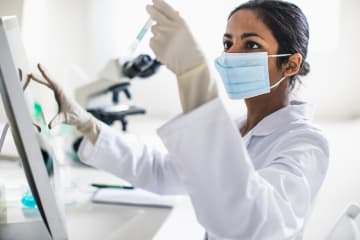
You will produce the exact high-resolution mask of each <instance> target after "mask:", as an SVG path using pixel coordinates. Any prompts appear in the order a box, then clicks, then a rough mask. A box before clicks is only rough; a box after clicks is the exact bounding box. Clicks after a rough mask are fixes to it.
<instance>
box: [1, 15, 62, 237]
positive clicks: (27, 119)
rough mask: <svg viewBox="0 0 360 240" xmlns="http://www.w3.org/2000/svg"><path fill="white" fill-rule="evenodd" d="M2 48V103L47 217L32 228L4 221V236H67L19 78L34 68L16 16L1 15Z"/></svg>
mask: <svg viewBox="0 0 360 240" xmlns="http://www.w3.org/2000/svg"><path fill="white" fill-rule="evenodd" d="M0 49H1V55H0V70H1V73H2V74H1V76H0V92H1V97H2V102H3V105H4V108H5V110H6V115H7V118H8V120H9V123H10V127H11V130H12V134H13V137H14V141H15V144H16V147H17V149H18V153H19V155H20V159H21V162H22V166H23V169H24V172H25V175H26V177H27V180H28V184H29V186H30V189H31V192H32V194H33V196H34V198H35V201H36V203H37V206H38V209H39V212H40V214H41V217H42V220H43V221H37V222H32V223H29V224H30V225H31V226H30V225H29V228H27V227H26V224H25V225H24V223H19V224H17V223H14V224H6V225H1V224H0V228H1V229H0V239H9V238H11V239H13V236H14V235H8V234H12V232H13V231H16V238H17V239H45V238H46V239H48V238H51V237H52V239H56V240H59V239H67V230H66V226H65V224H64V219H63V212H62V210H61V206H60V205H58V202H57V199H56V197H55V192H54V190H53V188H52V186H51V183H50V181H49V176H48V173H47V171H46V167H45V165H44V162H43V161H39V159H42V155H41V148H40V144H39V142H38V139H37V135H36V130H35V128H34V127H33V125H32V118H31V115H30V114H29V109H28V108H27V106H28V105H27V103H26V100H25V97H24V93H23V90H22V86H21V84H20V81H19V77H18V69H19V68H20V69H22V70H23V72H26V73H27V72H30V71H28V69H29V67H28V65H27V61H26V55H25V50H24V47H23V45H22V42H21V36H20V32H19V29H18V26H17V20H16V17H1V18H0ZM42 234H44V235H42ZM39 235H40V236H39ZM9 236H11V237H9Z"/></svg>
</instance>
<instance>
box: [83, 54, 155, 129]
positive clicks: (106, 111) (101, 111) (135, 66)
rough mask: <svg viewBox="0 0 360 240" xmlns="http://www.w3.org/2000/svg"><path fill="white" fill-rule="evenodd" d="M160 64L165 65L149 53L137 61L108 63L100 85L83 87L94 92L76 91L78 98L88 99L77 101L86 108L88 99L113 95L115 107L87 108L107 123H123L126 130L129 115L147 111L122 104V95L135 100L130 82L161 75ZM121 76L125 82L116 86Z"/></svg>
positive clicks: (113, 105)
mask: <svg viewBox="0 0 360 240" xmlns="http://www.w3.org/2000/svg"><path fill="white" fill-rule="evenodd" d="M160 65H161V63H160V62H159V61H158V60H156V59H152V58H151V57H150V56H149V55H147V54H140V55H139V56H137V57H136V58H134V59H133V60H130V61H126V62H124V64H121V63H119V61H118V60H113V61H111V62H110V63H108V64H107V66H105V70H103V72H107V74H105V75H103V76H101V77H100V78H99V81H98V82H97V83H96V82H95V83H90V84H89V85H86V86H85V88H83V89H87V90H88V89H91V90H92V92H91V91H90V92H89V91H87V92H84V91H81V90H80V91H77V92H76V95H78V96H86V99H77V100H78V101H79V102H80V104H81V103H83V104H82V105H85V104H84V100H85V102H88V100H89V99H94V98H97V97H100V96H102V95H105V94H109V93H111V102H112V103H111V105H107V106H97V107H86V106H84V107H86V110H87V111H88V112H90V113H91V114H93V115H94V116H95V117H96V118H97V119H99V120H101V121H103V122H104V123H106V124H109V125H111V124H113V123H114V122H115V121H120V123H121V125H122V130H123V131H126V130H127V126H128V121H127V116H130V115H138V114H145V113H146V110H145V109H144V108H142V107H138V106H133V105H126V104H121V103H120V95H121V93H124V95H125V96H126V98H127V99H131V93H130V90H129V88H130V81H129V80H131V79H133V78H135V77H139V78H148V77H150V76H152V75H154V74H155V73H156V72H157V70H158V69H159V67H160ZM109 73H110V74H109ZM119 76H120V78H121V82H119V83H116V82H115V81H114V79H119ZM124 80H126V81H124ZM119 81H120V80H119ZM94 90H95V91H94Z"/></svg>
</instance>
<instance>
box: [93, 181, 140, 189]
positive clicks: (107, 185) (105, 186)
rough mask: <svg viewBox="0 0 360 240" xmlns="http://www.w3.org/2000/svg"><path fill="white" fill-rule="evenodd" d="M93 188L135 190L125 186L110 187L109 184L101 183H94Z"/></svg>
mask: <svg viewBox="0 0 360 240" xmlns="http://www.w3.org/2000/svg"><path fill="white" fill-rule="evenodd" d="M91 186H93V187H96V188H118V189H128V190H131V189H134V187H133V186H123V185H109V184H100V183H92V184H91Z"/></svg>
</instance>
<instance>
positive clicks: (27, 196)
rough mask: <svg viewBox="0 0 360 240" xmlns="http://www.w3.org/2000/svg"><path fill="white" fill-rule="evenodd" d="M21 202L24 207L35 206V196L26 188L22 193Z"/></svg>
mask: <svg viewBox="0 0 360 240" xmlns="http://www.w3.org/2000/svg"><path fill="white" fill-rule="evenodd" d="M21 203H22V205H23V206H24V207H27V208H37V205H36V201H35V198H34V196H33V195H32V193H31V192H30V191H29V190H26V192H25V193H24V194H23V196H22V198H21Z"/></svg>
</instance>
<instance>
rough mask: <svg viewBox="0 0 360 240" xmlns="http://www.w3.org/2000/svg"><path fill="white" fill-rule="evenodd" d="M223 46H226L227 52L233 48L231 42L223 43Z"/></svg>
mask: <svg viewBox="0 0 360 240" xmlns="http://www.w3.org/2000/svg"><path fill="white" fill-rule="evenodd" d="M223 45H224V49H225V50H228V49H230V48H231V46H232V45H233V43H232V42H230V41H224V42H223Z"/></svg>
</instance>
